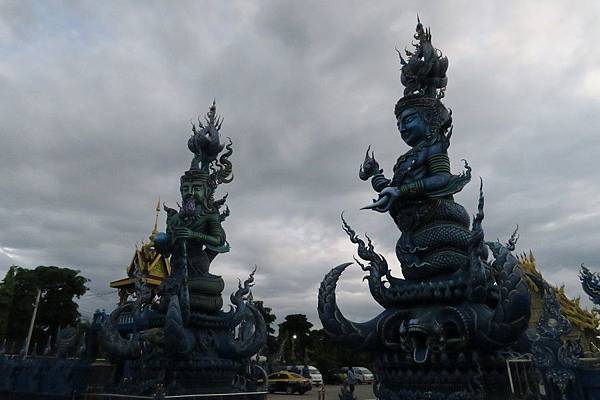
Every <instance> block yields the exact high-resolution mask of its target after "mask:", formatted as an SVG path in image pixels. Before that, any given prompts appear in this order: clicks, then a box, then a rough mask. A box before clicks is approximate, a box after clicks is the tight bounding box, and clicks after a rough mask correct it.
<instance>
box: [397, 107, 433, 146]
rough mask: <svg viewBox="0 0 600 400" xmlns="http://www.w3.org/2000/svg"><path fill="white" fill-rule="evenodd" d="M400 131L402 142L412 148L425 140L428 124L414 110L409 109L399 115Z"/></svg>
mask: <svg viewBox="0 0 600 400" xmlns="http://www.w3.org/2000/svg"><path fill="white" fill-rule="evenodd" d="M398 130H399V131H400V136H402V140H404V142H405V143H406V144H407V145H409V146H410V147H414V146H416V145H417V144H418V143H419V142H421V141H422V140H423V139H425V135H426V134H427V132H428V127H427V122H426V121H425V120H424V119H423V117H422V116H421V114H420V113H419V112H418V111H417V110H416V109H414V108H407V109H405V110H403V111H402V112H401V113H400V115H398Z"/></svg>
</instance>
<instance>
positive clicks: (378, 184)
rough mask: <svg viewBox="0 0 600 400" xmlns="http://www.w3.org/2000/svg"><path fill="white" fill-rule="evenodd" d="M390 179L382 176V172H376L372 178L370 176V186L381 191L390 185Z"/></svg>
mask: <svg viewBox="0 0 600 400" xmlns="http://www.w3.org/2000/svg"><path fill="white" fill-rule="evenodd" d="M390 182H391V181H390V180H389V179H388V178H386V177H385V176H383V174H377V175H375V176H374V177H373V178H371V186H373V189H375V191H377V192H381V191H382V190H383V189H385V188H386V187H388V186H389V185H390Z"/></svg>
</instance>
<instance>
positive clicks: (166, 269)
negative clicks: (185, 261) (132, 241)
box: [110, 199, 171, 289]
mask: <svg viewBox="0 0 600 400" xmlns="http://www.w3.org/2000/svg"><path fill="white" fill-rule="evenodd" d="M159 213H160V199H159V200H158V202H157V203H156V219H155V221H154V228H153V229H152V233H151V234H150V237H149V239H150V241H149V242H147V243H144V242H142V244H141V246H140V247H139V248H138V247H137V246H136V247H135V252H134V253H133V257H132V258H131V261H130V262H129V264H128V265H127V277H126V278H122V279H118V280H116V281H112V282H111V283H110V287H112V288H117V289H126V288H131V289H133V286H134V284H135V281H136V279H138V277H139V278H140V279H141V280H142V282H143V283H145V284H149V285H151V286H158V285H160V283H161V282H162V280H163V279H164V278H166V277H167V276H169V275H170V273H171V264H170V262H169V260H168V259H165V258H164V257H163V256H162V255H161V254H160V253H159V252H157V251H156V250H155V249H154V237H155V236H156V234H157V233H158V227H157V225H158V215H159ZM136 275H137V276H136Z"/></svg>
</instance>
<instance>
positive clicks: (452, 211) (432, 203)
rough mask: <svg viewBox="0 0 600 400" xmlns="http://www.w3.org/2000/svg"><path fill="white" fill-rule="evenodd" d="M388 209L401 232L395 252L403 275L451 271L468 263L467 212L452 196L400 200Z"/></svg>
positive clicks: (417, 276)
mask: <svg viewBox="0 0 600 400" xmlns="http://www.w3.org/2000/svg"><path fill="white" fill-rule="evenodd" d="M390 213H391V215H392V217H393V218H394V221H395V222H396V225H398V228H399V229H400V230H401V232H402V235H401V236H400V239H399V240H398V242H397V244H396V256H397V257H398V260H399V261H400V264H401V266H402V273H403V275H404V277H405V278H406V279H409V280H419V281H421V280H424V279H431V278H433V277H435V276H437V275H445V274H451V273H453V272H455V271H457V270H459V269H460V268H461V267H463V266H465V265H467V264H468V263H469V258H468V249H469V239H470V237H471V233H470V230H469V215H468V214H467V212H466V210H465V209H464V207H463V206H461V205H460V204H458V203H455V202H454V200H453V199H452V198H451V197H448V198H441V199H440V198H432V199H425V200H421V201H412V202H408V203H403V204H401V205H400V206H398V207H395V208H393V209H392V210H391V211H390Z"/></svg>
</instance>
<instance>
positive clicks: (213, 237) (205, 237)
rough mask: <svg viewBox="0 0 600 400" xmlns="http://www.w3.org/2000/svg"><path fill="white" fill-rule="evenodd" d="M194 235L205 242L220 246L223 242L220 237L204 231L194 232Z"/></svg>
mask: <svg viewBox="0 0 600 400" xmlns="http://www.w3.org/2000/svg"><path fill="white" fill-rule="evenodd" d="M192 237H193V238H194V239H196V240H199V241H201V242H203V243H205V244H210V245H211V246H220V245H221V244H222V243H221V239H220V237H219V236H216V235H207V234H206V233H202V232H193V233H192Z"/></svg>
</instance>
